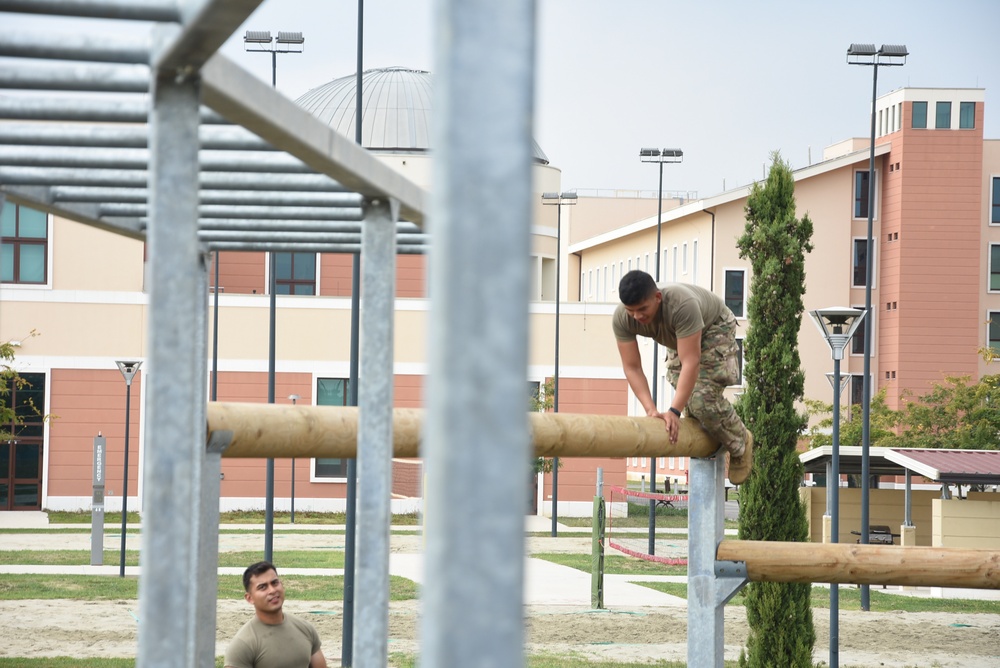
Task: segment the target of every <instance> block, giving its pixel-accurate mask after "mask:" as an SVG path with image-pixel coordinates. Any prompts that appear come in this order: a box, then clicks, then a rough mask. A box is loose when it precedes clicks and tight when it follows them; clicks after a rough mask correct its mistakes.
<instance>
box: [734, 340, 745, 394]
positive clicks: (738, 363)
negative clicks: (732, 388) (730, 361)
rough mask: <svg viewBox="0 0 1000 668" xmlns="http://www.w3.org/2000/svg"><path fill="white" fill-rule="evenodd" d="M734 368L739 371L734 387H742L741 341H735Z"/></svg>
mask: <svg viewBox="0 0 1000 668" xmlns="http://www.w3.org/2000/svg"><path fill="white" fill-rule="evenodd" d="M736 368H737V369H738V370H739V380H737V381H736V385H739V386H741V387H742V385H743V339H736Z"/></svg>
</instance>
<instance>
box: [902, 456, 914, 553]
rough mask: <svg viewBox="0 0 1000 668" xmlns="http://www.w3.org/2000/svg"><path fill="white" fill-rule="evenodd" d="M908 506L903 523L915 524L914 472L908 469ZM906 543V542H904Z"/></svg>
mask: <svg viewBox="0 0 1000 668" xmlns="http://www.w3.org/2000/svg"><path fill="white" fill-rule="evenodd" d="M904 499H905V505H906V508H905V510H904V511H903V513H904V515H903V524H904V525H905V526H908V527H911V526H913V472H912V471H910V469H906V492H905V493H904ZM904 544H905V543H904Z"/></svg>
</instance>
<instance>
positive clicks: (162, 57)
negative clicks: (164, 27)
mask: <svg viewBox="0 0 1000 668" xmlns="http://www.w3.org/2000/svg"><path fill="white" fill-rule="evenodd" d="M261 2H263V0H187V2H185V7H184V10H185V11H184V17H183V19H184V24H183V25H182V26H181V29H180V31H179V32H178V33H177V34H176V35H174V36H173V37H172V38H171V39H169V40H167V43H166V44H164V46H163V47H162V48H160V49H159V50H158V51H157V53H156V54H154V56H153V61H152V64H153V67H154V69H156V70H158V71H160V72H168V73H169V72H184V71H190V70H193V69H198V68H201V67H202V65H204V64H205V63H206V62H207V61H208V59H209V58H211V57H212V56H214V55H215V52H216V51H217V50H218V49H219V48H220V47H221V46H222V45H223V44H224V43H225V41H226V40H227V39H229V38H230V36H232V34H233V33H234V32H235V31H236V29H237V28H239V27H240V26H241V25H242V24H243V22H244V21H246V20H247V19H248V18H249V17H250V15H251V14H253V12H254V10H256V9H257V6H258V5H259V4H260V3H261Z"/></svg>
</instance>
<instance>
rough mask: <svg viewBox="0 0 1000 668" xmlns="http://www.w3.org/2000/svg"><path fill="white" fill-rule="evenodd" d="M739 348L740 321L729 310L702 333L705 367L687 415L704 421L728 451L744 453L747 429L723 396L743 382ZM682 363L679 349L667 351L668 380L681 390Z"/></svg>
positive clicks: (710, 434)
mask: <svg viewBox="0 0 1000 668" xmlns="http://www.w3.org/2000/svg"><path fill="white" fill-rule="evenodd" d="M737 353H738V349H737V348H736V318H734V317H733V314H732V313H730V312H729V311H726V314H725V315H724V316H723V318H722V319H721V320H719V321H718V322H716V323H714V324H712V325H709V326H708V327H706V328H705V331H703V332H702V334H701V366H700V367H699V368H698V379H697V380H696V381H695V385H694V391H692V392H691V398H690V399H688V404H687V409H686V411H685V412H686V413H687V414H688V415H690V416H691V417H693V418H697V420H698V421H699V422H701V426H702V427H703V428H704V429H705V431H706V432H707V433H708V435H709V436H711V437H712V438H714V439H715V440H717V441H718V442H719V443H720V444H721V445H722V447H723V448H724V449H726V450H728V451H729V452H731V453H734V454H737V455H738V454H742V452H743V443H744V441H745V439H746V433H747V429H746V427H745V426H743V421H742V420H740V418H739V416H738V415H737V414H736V411H735V410H734V409H733V405H732V404H731V403H730V402H729V400H728V399H726V397H725V396H724V395H723V390H725V389H726V387H727V386H730V385H736V384H737V383H738V382H739V379H740V376H739V366H738V364H739V362H738V360H737ZM680 374H681V360H680V358H679V357H678V356H677V351H676V350H671V349H670V348H667V380H669V381H670V384H671V385H673V386H674V389H676V388H677V380H678V378H680Z"/></svg>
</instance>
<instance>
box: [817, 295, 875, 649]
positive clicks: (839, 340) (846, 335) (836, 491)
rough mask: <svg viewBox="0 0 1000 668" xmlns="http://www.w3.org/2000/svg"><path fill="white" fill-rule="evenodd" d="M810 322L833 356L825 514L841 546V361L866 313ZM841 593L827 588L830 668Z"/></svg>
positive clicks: (831, 311) (828, 315)
mask: <svg viewBox="0 0 1000 668" xmlns="http://www.w3.org/2000/svg"><path fill="white" fill-rule="evenodd" d="M809 314H810V315H811V316H812V317H813V322H815V323H816V327H817V328H818V329H819V331H820V334H822V335H823V338H824V339H825V340H826V342H827V344H829V346H830V352H831V353H832V354H833V378H831V379H830V380H831V382H832V383H833V453H832V454H831V456H830V475H829V476H828V480H827V481H826V485H827V496H826V499H827V513H828V514H829V515H830V542H831V543H839V542H840V393H841V392H843V391H844V386H843V385H842V384H841V382H840V360H842V359H844V348H846V347H847V344H848V342H850V340H851V337H852V336H854V332H855V330H857V328H858V325H860V324H861V320H862V319H863V318H864V315H865V312H864V311H862V310H861V309H856V308H838V307H834V308H825V309H817V310H815V311H810V313H809ZM839 606H840V590H839V589H838V587H837V584H836V583H831V584H830V668H837V667H838V665H839V662H840V648H839V644H840V641H839V638H838V635H839V633H840V628H839V627H840V623H839V612H840V610H839Z"/></svg>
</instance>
